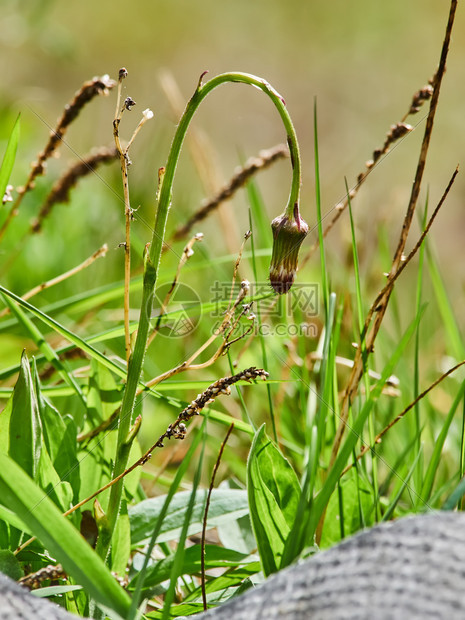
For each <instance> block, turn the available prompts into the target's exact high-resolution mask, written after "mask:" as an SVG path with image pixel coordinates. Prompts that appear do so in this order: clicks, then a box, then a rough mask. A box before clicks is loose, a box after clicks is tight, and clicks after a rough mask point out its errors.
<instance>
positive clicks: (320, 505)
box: [307, 314, 421, 541]
mask: <svg viewBox="0 0 465 620" xmlns="http://www.w3.org/2000/svg"><path fill="white" fill-rule="evenodd" d="M420 318H421V314H419V315H417V316H416V317H415V319H414V320H413V321H412V323H411V324H410V326H409V327H408V328H407V330H406V331H405V333H404V335H403V336H402V338H401V340H400V342H399V344H398V345H397V347H396V348H395V350H394V353H393V354H392V356H391V358H390V359H389V361H388V362H387V364H386V365H385V367H384V369H383V372H382V374H381V377H380V379H379V380H378V382H377V383H376V385H375V386H374V387H373V389H372V390H371V392H370V396H369V398H368V400H367V401H366V402H365V404H364V406H363V408H362V410H361V412H360V413H359V414H358V416H357V418H356V419H355V421H354V422H353V425H352V427H351V428H348V429H347V438H346V440H345V441H344V443H343V445H342V447H341V449H340V450H339V453H338V456H337V458H336V461H335V463H334V465H333V467H332V468H331V470H330V471H329V473H328V477H327V478H326V481H325V483H324V485H323V487H322V489H321V490H320V492H319V493H318V495H317V497H316V498H315V501H314V503H313V510H312V512H311V514H310V519H309V523H308V530H307V541H312V540H313V536H314V534H315V530H316V527H317V525H318V522H319V520H320V518H321V515H322V514H323V511H324V510H325V507H326V505H327V504H328V501H329V498H330V497H331V494H332V492H333V490H334V488H335V487H336V484H337V481H338V480H339V477H340V475H341V472H342V470H343V469H344V467H345V465H346V463H347V461H348V459H349V458H350V455H351V453H352V450H353V449H354V448H355V445H356V443H357V441H358V440H359V439H360V437H361V436H362V432H363V427H364V425H365V423H366V420H367V419H368V416H369V414H370V412H371V410H372V407H373V405H374V404H375V402H376V401H377V400H378V398H379V396H380V395H381V392H382V390H383V387H384V385H385V384H386V381H387V380H388V378H389V377H390V376H391V375H392V373H393V371H394V368H395V366H396V364H397V363H398V361H399V360H400V358H401V356H402V354H403V352H404V350H405V347H406V346H407V344H408V342H409V341H410V339H411V337H412V336H413V334H414V332H415V329H416V328H417V326H418V323H419V321H420Z"/></svg>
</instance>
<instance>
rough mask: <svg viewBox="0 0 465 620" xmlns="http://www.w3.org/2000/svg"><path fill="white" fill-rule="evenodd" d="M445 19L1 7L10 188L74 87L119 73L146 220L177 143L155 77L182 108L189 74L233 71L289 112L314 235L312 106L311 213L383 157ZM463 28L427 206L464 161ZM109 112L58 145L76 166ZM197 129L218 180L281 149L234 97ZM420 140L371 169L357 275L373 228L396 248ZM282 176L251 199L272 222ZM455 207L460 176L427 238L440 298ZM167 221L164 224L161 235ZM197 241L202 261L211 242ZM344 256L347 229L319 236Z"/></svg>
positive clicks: (454, 237)
mask: <svg viewBox="0 0 465 620" xmlns="http://www.w3.org/2000/svg"><path fill="white" fill-rule="evenodd" d="M448 5H449V3H448V2H446V1H439V0H408V2H405V0H389V2H380V1H373V0H353V1H349V0H332V1H331V2H323V1H322V0H320V1H316V0H315V1H310V0H286V1H284V0H236V1H234V2H232V1H229V2H228V1H226V0H216V1H213V0H198V1H190V0H165V1H164V2H160V1H158V0H133V1H127V2H119V1H111V2H110V1H108V0H100V1H97V0H94V1H93V2H91V1H89V0H81V1H78V2H68V1H59V0H35V1H34V0H28V1H21V0H2V2H1V10H0V74H1V76H2V79H1V86H0V88H1V91H2V100H3V106H4V108H5V110H8V111H9V113H10V115H11V117H13V115H14V114H15V113H16V112H17V111H18V110H20V111H21V112H22V116H23V119H22V122H23V135H22V142H21V146H20V153H19V155H18V165H17V167H16V170H15V175H14V181H15V183H21V182H22V181H23V180H24V176H25V174H27V170H28V162H29V161H30V160H32V159H33V157H34V154H35V153H36V152H37V151H38V150H39V148H40V147H41V146H42V145H43V143H44V142H45V140H46V137H47V132H48V129H47V127H46V125H45V123H46V124H48V125H50V126H53V124H54V122H55V120H56V118H57V117H58V116H59V114H60V112H61V109H62V106H63V104H64V102H66V101H67V100H69V99H70V97H71V96H72V93H73V92H74V91H75V90H76V89H77V88H78V87H79V85H80V84H81V83H82V82H83V81H84V80H86V79H89V78H90V77H92V76H94V75H100V74H104V73H109V74H110V75H112V76H116V74H117V71H118V69H119V67H121V66H125V67H127V69H128V70H129V78H128V79H127V81H126V82H125V89H126V90H125V93H126V94H130V95H131V96H132V97H133V98H134V99H135V100H136V101H137V102H138V107H137V108H136V110H135V111H134V112H133V117H132V118H131V119H129V120H127V121H125V122H126V123H127V125H126V126H125V127H123V129H122V132H123V133H124V132H125V131H126V133H127V135H129V134H130V128H131V127H132V126H133V125H135V123H136V121H137V120H138V118H139V116H138V114H139V113H140V111H141V110H143V109H144V108H146V107H150V108H151V109H152V110H154V112H155V115H156V118H155V121H153V122H152V123H151V125H150V127H147V128H146V130H145V129H144V135H143V136H142V137H141V138H140V140H139V141H138V142H137V144H136V145H135V146H134V149H133V153H132V155H133V161H134V165H133V168H132V170H131V175H132V187H133V191H134V193H135V200H136V201H137V202H139V201H140V202H142V203H144V204H143V209H145V211H144V213H146V217H147V219H148V220H149V219H150V217H151V212H150V208H151V204H150V203H153V200H152V194H151V193H150V192H151V191H152V188H153V186H154V184H155V177H156V170H157V168H158V167H159V166H161V165H163V163H164V162H165V159H166V154H167V150H168V147H169V142H170V140H171V137H172V134H173V131H174V128H175V126H174V119H173V117H172V115H171V113H170V110H169V106H168V105H167V102H166V97H165V95H164V93H163V92H162V90H161V88H160V82H159V76H160V73H161V72H162V71H169V72H170V73H171V74H172V75H173V76H174V77H175V79H176V81H177V83H178V85H179V87H180V89H181V91H182V93H183V95H184V97H186V98H187V97H188V96H189V95H190V94H191V93H192V91H193V89H194V87H195V84H196V82H197V79H198V76H199V75H200V73H201V72H202V71H204V70H207V69H208V70H209V72H210V75H214V74H216V73H219V72H222V71H228V70H241V71H246V72H250V73H255V74H257V75H259V76H262V77H264V78H266V79H267V80H269V81H270V82H271V83H272V85H273V86H275V88H277V89H278V90H279V91H280V92H281V94H282V95H283V96H284V97H285V99H286V101H287V104H288V108H289V111H290V113H291V115H292V117H293V119H294V122H295V125H296V129H297V133H298V135H299V137H300V141H301V148H302V156H303V164H304V172H303V213H304V216H305V217H306V219H307V220H308V221H309V222H310V223H311V224H314V223H315V207H314V202H315V201H314V168H313V162H314V156H313V127H312V124H313V119H312V115H313V104H314V100H315V98H316V100H317V105H318V115H319V145H320V157H321V179H322V203H323V211H324V213H327V212H329V211H330V210H331V209H332V208H333V207H334V205H335V204H336V203H337V202H338V201H339V200H340V198H341V197H342V195H343V194H344V177H345V176H346V177H347V179H348V183H349V185H350V186H351V185H353V183H354V182H355V179H356V176H357V174H358V172H360V171H362V170H363V165H364V162H365V161H366V160H367V159H369V158H370V156H371V152H372V150H373V149H374V148H375V147H377V146H380V145H381V144H382V142H383V139H384V136H385V133H386V131H387V130H388V129H389V126H390V125H391V124H392V123H394V122H396V121H398V120H400V118H401V117H402V116H403V114H404V112H405V111H406V110H407V108H408V104H409V101H410V99H411V95H412V94H413V92H415V90H417V89H418V88H420V87H421V86H423V85H424V84H425V83H426V82H427V80H428V78H429V77H430V76H431V75H432V73H433V71H434V70H435V68H436V66H437V63H438V59H439V52H440V48H441V43H442V38H443V34H444V30H445V23H446V20H447V12H448ZM464 19H465V16H464V15H463V7H459V11H458V15H457V22H456V26H455V30H454V36H453V41H452V48H451V53H450V60H449V63H448V72H447V75H446V77H445V81H444V86H443V93H442V100H441V103H440V106H439V111H438V114H437V121H436V132H435V134H434V136H433V140H432V146H431V152H430V157H429V160H428V165H427V169H426V174H425V180H426V183H427V184H428V186H429V188H430V201H431V204H432V205H435V204H436V202H437V200H438V199H439V197H440V195H441V192H442V189H443V188H444V187H445V186H446V184H447V181H448V179H449V177H450V175H451V173H452V171H453V169H454V168H455V166H456V165H457V164H458V163H460V162H461V161H462V158H463V153H464V146H463V145H464V143H465V115H464V105H465V104H464V102H465V97H464V94H465V92H464V91H465V80H464V71H463V66H464V62H463V61H464V58H465V29H464ZM113 108H114V97H111V98H109V99H108V100H106V101H104V102H102V101H99V102H97V103H93V104H92V107H89V109H86V110H85V111H84V113H83V115H82V117H81V119H80V120H79V123H76V127H73V128H72V129H71V131H70V132H69V135H68V136H67V142H68V143H69V145H70V146H71V147H72V149H73V150H74V151H75V153H77V154H79V155H80V154H84V153H85V152H87V151H88V150H89V148H90V147H91V146H93V145H96V144H103V143H109V142H111V118H112V115H113ZM425 113H426V108H425V109H424V110H422V111H421V112H420V113H419V114H418V115H416V116H415V117H413V118H412V123H413V124H416V123H418V122H420V121H421V119H422V118H423V117H424V115H425ZM3 117H4V119H5V118H6V117H5V114H4V115H3ZM131 123H132V124H131ZM196 126H197V127H199V128H201V129H202V130H203V131H205V133H206V134H207V135H208V137H209V138H210V139H211V141H212V143H213V145H214V147H215V149H216V155H215V158H216V159H217V163H218V165H219V166H220V169H221V170H222V174H223V177H224V179H227V178H228V177H229V176H230V174H231V173H232V170H233V169H234V167H235V166H236V165H237V163H238V158H239V154H241V155H242V156H244V157H247V156H250V155H254V154H256V153H257V152H258V151H259V150H260V149H261V148H265V147H269V146H272V145H273V144H275V143H277V142H280V141H282V140H283V138H284V135H283V131H282V126H281V124H280V122H279V118H278V116H277V114H276V111H275V110H274V109H273V106H272V105H271V104H270V102H269V101H267V100H266V98H265V97H263V96H262V94H260V93H258V92H255V91H254V90H253V89H247V88H245V87H243V86H235V85H231V86H227V87H223V89H222V91H221V92H217V93H214V94H213V95H212V97H211V98H210V99H209V100H207V102H206V103H205V105H204V106H203V108H202V109H201V110H200V112H199V115H198V117H197V119H196ZM10 129H11V123H8V122H5V123H1V135H0V137H1V138H2V140H5V139H6V137H7V135H8V132H9V130H10ZM423 129H424V121H423V122H420V124H419V126H418V129H417V130H416V131H415V132H414V133H412V134H411V135H410V136H409V137H408V138H407V139H406V140H404V141H403V142H402V144H401V145H400V146H399V147H398V148H396V149H395V150H394V151H393V153H392V154H391V155H390V156H389V157H388V158H387V159H386V160H385V161H384V162H383V163H382V164H381V165H380V166H379V167H378V169H377V170H376V171H375V173H374V174H373V175H372V178H371V179H370V181H369V182H368V183H367V185H366V187H364V189H363V191H362V192H361V193H360V195H359V197H358V198H357V203H356V209H357V222H358V225H359V235H360V236H359V241H360V243H361V258H362V260H363V259H366V260H368V261H369V260H370V259H369V255H368V256H367V257H365V256H364V252H363V250H364V248H365V247H366V248H368V250H367V251H368V254H369V251H370V250H369V249H370V245H371V244H370V241H372V238H371V231H372V226H376V225H377V223H378V222H379V221H381V220H382V221H384V222H387V225H388V226H389V227H390V228H391V229H392V234H393V236H394V235H395V234H396V233H397V231H398V230H399V228H400V223H401V218H402V214H403V211H404V208H405V205H406V202H407V200H408V195H409V190H410V187H411V182H412V179H413V174H414V170H415V163H416V158H417V154H418V147H419V143H420V140H421V136H422V133H423ZM2 145H3V146H4V142H2ZM74 157H75V155H74V154H73V152H72V151H70V150H69V149H68V150H67V149H66V148H65V149H63V152H62V155H61V158H62V160H64V161H68V160H70V161H71V160H72V159H73V158H74ZM61 165H62V164H61ZM191 168H192V165H191V164H189V162H188V157H187V156H185V155H184V157H183V159H182V160H181V169H180V172H181V174H180V178H179V179H178V180H177V181H176V185H175V202H174V206H175V207H176V200H178V201H179V202H182V204H183V207H182V210H183V212H188V211H191V210H193V209H194V208H196V207H197V206H198V203H199V201H200V200H201V199H202V197H203V196H204V192H203V190H202V188H201V186H200V185H199V183H198V181H191V180H190V177H189V174H188V171H189V170H190V169H191ZM184 172H185V174H183V173H184ZM50 175H51V179H53V178H54V176H57V175H58V164H57V165H56V166H55V163H54V162H52V163H51V164H50ZM289 177H290V175H289V170H288V166H287V164H285V163H281V164H279V165H277V166H276V167H275V168H274V169H273V170H272V171H269V172H267V173H265V174H264V175H262V176H261V180H260V187H261V190H262V192H263V194H264V196H265V199H266V203H267V207H268V209H269V213H270V216H274V215H277V214H278V213H279V212H280V211H281V210H282V207H283V205H284V204H285V200H286V197H287V192H288V186H289ZM48 182H50V181H48ZM88 183H89V184H91V186H92V183H94V184H95V187H96V188H97V186H98V185H99V184H100V182H99V181H98V180H93V181H92V180H91V181H88ZM424 188H425V189H426V185H425V186H424ZM100 190H102V192H103V193H105V190H104V189H103V188H99V189H96V190H95V191H96V192H97V194H96V195H99V194H98V192H99V191H100ZM464 193H465V182H464V181H463V180H462V178H461V176H460V177H459V179H458V181H457V184H456V186H455V188H454V190H453V192H452V195H451V197H450V198H449V199H448V201H447V205H446V207H445V208H444V211H443V213H442V214H441V215H440V218H439V221H438V223H437V225H436V228H435V231H434V234H433V237H434V239H435V241H436V244H437V248H438V252H439V257H440V261H441V264H443V265H446V266H449V267H452V266H453V268H452V269H449V267H448V268H447V269H446V272H447V273H446V277H450V278H451V279H452V280H453V282H452V283H453V285H454V287H453V288H454V289H455V291H452V293H451V295H452V298H453V299H457V298H458V296H459V295H460V292H461V285H462V281H463V277H464V270H463V267H462V263H463V261H462V260H461V259H460V253H461V250H462V247H463V242H462V238H463V234H464V232H465V226H464V215H463V195H464ZM108 198H109V199H110V198H111V199H112V197H110V196H108ZM423 200H424V194H423ZM31 205H32V203H29V207H28V208H29V212H30V213H31V214H32V213H33V211H34V207H33V206H31ZM232 208H234V209H236V212H237V220H238V222H239V228H240V229H242V228H244V229H246V227H247V219H246V218H247V214H246V207H245V201H244V200H242V202H241V199H239V200H238V201H236V202H235V203H234V206H233V207H232ZM96 212H98V210H97V211H96V210H95V208H94V207H93V206H92V205H89V209H88V211H86V212H82V210H81V214H82V217H85V218H86V219H88V224H89V226H90V227H91V228H92V227H94V228H96V229H98V230H99V229H100V224H99V223H98V222H97V223H95V222H93V220H92V218H93V213H96ZM26 213H27V211H26ZM177 213H178V212H177V211H176V209H174V210H173V215H172V216H171V218H172V221H171V223H170V225H173V222H174V221H175V219H176V217H177ZM119 216H120V213H119V212H118V215H116V209H115V215H114V217H110V216H108V220H107V224H108V225H109V226H110V227H111V228H112V232H111V234H110V237H111V239H103V238H102V242H103V241H109V240H110V241H113V240H114V241H117V240H118V239H119V238H120V236H121V231H122V228H121V230H120V231H118V232H117V233H116V232H114V230H113V229H114V228H115V227H116V228H117V227H118V226H119V222H120V221H121V226H122V219H120V217H119ZM99 217H101V215H99ZM206 232H207V233H208V232H209V228H208V226H207V227H206ZM210 232H212V233H213V234H212V237H211V243H212V244H213V246H214V244H215V242H216V241H217V240H216V239H215V236H214V229H210ZM113 233H114V234H113ZM141 234H142V233H141ZM142 236H143V235H142ZM148 239H149V234H148V233H147V240H148ZM346 242H347V243H349V234H348V222H347V220H345V223H343V224H342V225H341V226H340V227H339V230H338V232H336V233H335V234H334V235H333V236H332V238H331V241H330V244H331V245H330V247H331V248H332V249H333V250H334V252H335V253H337V252H339V251H340V250H341V246H344V244H345V243H346ZM343 249H344V251H345V247H344V248H343ZM47 275H49V274H48V273H46V270H45V273H44V276H47ZM457 284H459V286H457Z"/></svg>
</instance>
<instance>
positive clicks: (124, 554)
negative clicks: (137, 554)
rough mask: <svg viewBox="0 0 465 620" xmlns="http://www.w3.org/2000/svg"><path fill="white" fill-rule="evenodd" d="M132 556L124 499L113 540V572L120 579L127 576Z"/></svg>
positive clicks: (129, 528)
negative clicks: (127, 568)
mask: <svg viewBox="0 0 465 620" xmlns="http://www.w3.org/2000/svg"><path fill="white" fill-rule="evenodd" d="M130 555H131V527H130V525H129V516H128V506H127V502H126V501H125V500H124V499H123V500H122V502H121V510H120V513H119V515H118V521H117V522H116V527H115V531H114V533H113V537H112V539H111V570H112V572H113V573H116V574H117V575H119V576H120V577H124V576H125V575H126V567H127V565H128V560H129V556H130Z"/></svg>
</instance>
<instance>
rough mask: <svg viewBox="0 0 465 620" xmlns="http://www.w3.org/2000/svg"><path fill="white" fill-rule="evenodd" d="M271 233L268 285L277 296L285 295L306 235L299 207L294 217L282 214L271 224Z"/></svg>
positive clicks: (295, 207)
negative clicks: (271, 252)
mask: <svg viewBox="0 0 465 620" xmlns="http://www.w3.org/2000/svg"><path fill="white" fill-rule="evenodd" d="M271 229H272V231H273V254H272V256H271V264H270V284H271V286H272V287H273V289H274V290H275V291H276V292H277V293H278V294H279V295H282V294H283V293H287V292H288V291H289V289H290V288H291V286H292V284H293V282H294V278H295V274H296V272H297V259H298V256H299V250H300V246H301V245H302V241H303V240H304V239H305V237H306V236H307V233H308V224H307V222H306V221H305V220H304V219H302V218H301V217H300V213H299V207H298V205H297V204H296V205H295V206H294V215H293V216H292V217H289V216H288V215H286V213H284V214H283V215H280V216H279V217H276V218H275V219H274V220H273V221H272V222H271Z"/></svg>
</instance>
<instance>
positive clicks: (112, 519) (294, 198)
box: [97, 72, 301, 556]
mask: <svg viewBox="0 0 465 620" xmlns="http://www.w3.org/2000/svg"><path fill="white" fill-rule="evenodd" d="M204 75H205V74H202V76H201V77H200V80H199V83H198V86H197V88H196V90H195V92H194V94H193V95H192V97H191V99H190V100H189V101H188V103H187V106H186V109H185V110H184V113H183V115H182V117H181V120H180V121H179V124H178V127H177V129H176V133H175V135H174V138H173V142H172V144H171V148H170V152H169V155H168V161H167V163H166V167H165V172H164V177H163V182H162V186H161V188H160V195H159V202H158V209H157V216H156V220H155V228H154V231H153V237H152V242H151V243H150V246H148V248H147V250H146V255H145V269H144V285H143V292H142V302H141V313H140V318H139V326H138V331H137V337H136V342H135V345H134V351H133V353H132V354H131V356H130V358H129V363H128V377H127V383H126V389H125V391H124V396H123V402H122V404H121V414H120V419H119V428H118V449H117V454H116V458H115V466H114V470H113V478H115V477H117V476H119V475H120V474H121V473H122V472H123V471H124V470H125V468H126V466H127V461H128V456H129V450H130V443H129V442H128V437H129V436H130V433H129V431H130V425H131V418H132V413H133V410H134V403H135V398H136V391H137V387H138V384H139V380H140V376H141V372H142V365H143V361H144V356H145V350H146V346H147V337H148V331H149V327H150V315H151V312H152V298H153V291H154V289H155V285H156V282H157V276H158V269H159V265H160V257H161V253H162V248H163V241H164V237H165V229H166V221H167V219H168V212H169V209H170V206H171V198H172V187H173V181H174V176H175V172H176V167H177V163H178V160H179V155H180V153H181V148H182V145H183V142H184V138H185V136H186V133H187V129H188V127H189V124H190V122H191V120H192V117H193V116H194V114H195V112H196V111H197V109H198V107H199V106H200V104H201V103H202V101H203V100H204V99H205V97H206V96H207V95H209V94H210V93H211V92H212V91H213V90H214V89H215V88H217V87H218V86H221V85H222V84H226V83H228V82H240V83H243V84H248V85H250V86H255V87H256V88H258V89H260V90H261V91H263V92H264V93H265V94H266V95H268V97H269V98H270V99H271V101H272V102H273V104H274V105H275V107H276V108H277V110H278V112H279V115H280V117H281V120H282V122H283V124H284V127H285V130H286V134H287V142H288V145H289V150H290V154H291V163H292V183H291V189H290V193H289V198H288V203H287V206H286V209H285V215H287V216H288V217H289V218H293V217H294V216H295V214H296V213H297V214H298V209H299V199H300V177H301V159H300V150H299V144H298V141H297V136H296V133H295V129H294V125H293V124H292V121H291V117H290V116H289V113H288V111H287V109H286V104H285V101H284V99H283V98H282V97H281V95H280V94H279V93H278V92H277V91H276V90H275V89H274V88H273V87H272V86H271V85H270V84H269V83H268V82H267V81H266V80H263V79H262V78H259V77H256V76H254V75H250V74H248V73H238V72H231V73H222V74H220V75H217V76H216V77H214V78H212V79H211V80H209V81H208V82H205V84H203V83H202V77H203V76H204ZM122 489H123V480H121V481H120V482H118V483H116V484H115V485H113V487H112V490H111V494H110V500H109V505H108V510H107V518H108V521H107V523H108V525H107V532H106V534H107V536H105V537H100V538H99V544H98V546H97V551H98V552H99V553H100V555H102V556H106V554H107V553H108V549H109V544H110V540H111V536H112V533H113V531H114V527H115V524H116V519H117V516H118V512H119V509H120V504H121V494H122ZM104 538H105V542H100V540H103V539H104Z"/></svg>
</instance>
